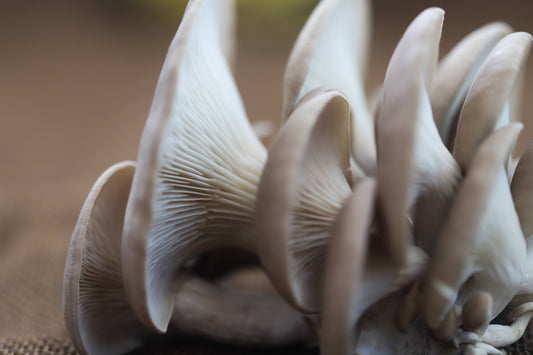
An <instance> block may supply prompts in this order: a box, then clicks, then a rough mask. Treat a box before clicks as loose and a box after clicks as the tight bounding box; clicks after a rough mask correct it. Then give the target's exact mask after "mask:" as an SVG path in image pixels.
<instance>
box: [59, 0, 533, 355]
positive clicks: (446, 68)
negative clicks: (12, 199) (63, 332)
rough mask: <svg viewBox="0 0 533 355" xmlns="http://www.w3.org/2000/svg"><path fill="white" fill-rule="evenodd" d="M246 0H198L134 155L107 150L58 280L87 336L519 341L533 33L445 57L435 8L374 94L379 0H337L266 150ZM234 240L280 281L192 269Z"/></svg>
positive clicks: (110, 341) (434, 347) (68, 316)
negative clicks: (239, 59) (252, 79)
mask: <svg viewBox="0 0 533 355" xmlns="http://www.w3.org/2000/svg"><path fill="white" fill-rule="evenodd" d="M233 11H234V4H233V2H232V1H231V0H190V1H189V4H188V6H187V9H186V10H185V14H184V16H183V19H182V22H181V24H180V26H179V28H178V31H177V34H176V36H175V37H174V40H173V41H172V43H171V45H170V49H169V51H168V54H167V58H166V60H165V63H164V65H163V69H162V72H161V76H160V78H159V82H158V85H157V88H156V92H155V97H154V101H153V104H152V108H151V110H150V113H149V116H148V120H147V123H146V126H145V129H144V132H143V135H142V138H141V142H140V147H139V153H138V158H137V162H136V163H134V162H121V163H117V164H115V165H113V166H112V167H110V168H109V169H108V170H106V171H105V172H104V173H103V174H102V175H101V176H100V178H99V179H98V180H97V181H96V183H95V185H94V186H93V188H92V189H91V191H90V193H89V195H88V197H87V199H86V201H85V204H84V206H83V208H82V211H81V213H80V216H79V219H78V222H77V225H76V228H75V230H74V233H73V236H72V240H71V244H70V249H69V254H68V257H67V265H66V268H65V276H64V290H63V304H64V314H65V320H66V324H67V328H68V332H69V336H70V338H71V340H72V342H73V343H74V345H75V347H76V349H77V350H78V351H79V352H80V353H82V354H117V353H124V352H127V351H129V350H131V349H133V348H135V347H137V346H139V345H140V344H142V343H143V342H144V341H146V340H148V339H151V338H154V337H160V336H178V335H177V334H182V333H186V334H193V335H200V336H205V337H209V338H212V339H214V340H217V341H221V342H228V343H233V344H240V345H246V346H273V345H284V344H290V343H300V344H307V345H308V346H315V345H316V344H318V345H319V346H320V350H321V353H323V354H328V355H329V354H352V353H353V352H354V350H355V349H357V352H358V353H359V354H400V353H424V354H430V353H466V354H500V353H501V350H499V349H501V348H502V347H505V346H507V345H509V344H512V343H513V342H515V341H517V340H518V339H519V338H520V337H521V336H522V334H523V333H524V331H525V329H526V326H527V325H528V323H529V320H530V319H531V317H533V246H532V245H533V240H532V239H531V236H532V235H533V144H532V145H530V146H529V147H528V148H527V150H526V151H525V152H522V151H519V150H518V149H517V148H514V146H515V142H516V141H517V139H518V137H519V134H520V132H521V130H522V128H523V123H521V122H519V119H518V117H517V116H518V114H517V111H518V110H517V104H518V101H519V95H520V83H521V80H520V79H521V76H522V71H523V68H524V64H525V61H526V58H527V55H528V52H529V49H530V46H531V43H532V37H531V35H529V34H527V33H521V32H516V33H512V30H511V28H510V27H509V26H508V25H506V24H503V23H492V24H488V25H486V26H484V27H481V28H479V29H477V30H476V31H474V32H472V33H471V34H469V35H468V36H466V37H465V38H464V39H463V40H462V41H461V42H459V43H458V44H457V45H456V46H455V47H454V48H453V49H452V50H451V51H450V53H449V54H448V55H447V56H445V57H444V58H443V59H441V60H440V61H439V60H438V48H439V41H440V36H441V29H442V24H443V18H444V12H443V11H442V10H441V9H438V8H430V9H427V10H425V11H423V12H422V13H421V14H420V15H418V16H417V17H416V18H415V19H414V20H413V22H412V23H411V24H410V25H409V26H408V28H407V29H406V31H405V33H404V34H403V36H402V38H401V39H400V42H399V43H398V45H397V47H396V49H395V51H394V53H393V55H392V58H391V60H390V62H389V66H388V68H387V72H386V75H385V80H384V83H383V87H382V88H381V89H380V90H379V93H378V94H376V98H374V99H372V100H368V99H367V95H366V93H365V89H364V77H365V72H366V70H367V66H368V62H369V61H368V58H367V53H368V50H367V47H368V43H369V38H368V37H369V35H368V33H369V30H368V28H369V26H370V20H369V4H368V3H367V0H321V1H320V2H319V4H318V5H317V7H316V8H315V10H314V11H313V13H312V15H311V16H310V18H309V19H308V21H307V23H306V24H305V26H304V28H303V30H302V32H301V33H300V36H299V37H298V39H297V42H296V44H295V46H294V49H293V51H292V53H291V56H290V58H289V61H288V64H287V68H286V73H285V79H284V87H283V95H284V97H283V98H284V103H283V106H284V107H283V123H282V126H281V128H280V130H279V132H277V134H276V135H275V137H274V140H273V143H272V144H271V145H270V147H268V149H267V148H265V146H264V145H263V144H262V143H261V141H260V139H259V138H258V136H257V135H256V133H255V132H254V128H253V126H252V125H251V124H250V122H249V121H248V118H247V116H246V112H245V110H244V106H243V104H242V101H241V99H240V96H239V93H238V89H237V87H236V85H235V82H234V79H233V76H232V72H231V67H232V60H233V56H234V53H233V48H234V43H233V38H234V37H233V31H234V13H233ZM521 139H522V138H521ZM228 247H230V248H240V249H243V250H246V251H247V252H250V253H253V254H254V255H256V256H257V258H258V260H259V261H260V265H261V266H262V269H263V270H264V274H266V276H267V277H261V274H255V273H254V274H253V275H256V276H255V281H254V282H250V277H249V276H248V277H244V278H241V279H240V281H239V280H237V279H238V278H239V277H235V276H227V277H225V278H224V277H223V278H222V279H220V278H218V279H212V278H211V279H209V278H205V277H202V276H201V275H198V274H197V273H195V265H196V264H197V263H198V262H199V260H202V258H203V257H205V255H206V253H207V252H211V251H214V250H224V249H225V248H228ZM236 280H237V281H236ZM243 280H244V281H243ZM162 333H167V334H168V335H162Z"/></svg>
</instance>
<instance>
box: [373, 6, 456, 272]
mask: <svg viewBox="0 0 533 355" xmlns="http://www.w3.org/2000/svg"><path fill="white" fill-rule="evenodd" d="M443 17H444V12H443V11H442V10H441V9H438V8H431V9H427V10H425V11H423V12H422V13H421V14H420V15H418V16H417V17H416V18H415V20H414V21H413V22H412V23H411V24H410V25H409V27H408V28H407V30H406V31H405V33H404V35H403V36H402V38H401V40H400V42H399V43H398V45H397V47H396V49H395V50H394V53H393V55H392V58H391V60H390V62H389V66H388V68H387V72H386V75H385V83H384V86H383V99H382V102H381V110H380V118H379V120H378V125H377V135H378V173H377V178H378V199H379V203H378V208H379V218H380V222H381V227H382V229H383V231H382V232H383V234H384V237H385V238H386V240H387V242H386V243H385V244H386V246H387V248H388V249H389V252H390V254H391V256H392V257H393V259H394V260H396V262H397V263H398V264H399V265H405V262H406V260H405V257H406V255H407V253H406V248H407V246H408V245H410V244H412V236H411V230H410V226H409V222H408V218H407V217H406V216H409V215H410V214H411V213H412V212H413V211H412V209H413V208H414V207H415V204H416V202H417V200H418V199H420V198H421V197H423V198H426V199H427V200H428V201H429V202H431V203H426V206H427V207H426V208H425V209H424V210H422V212H423V214H424V217H423V218H422V217H420V216H416V215H415V224H416V222H417V221H416V220H418V221H420V220H422V221H424V222H426V219H427V220H431V221H433V222H434V223H431V224H429V223H427V224H426V225H427V226H428V227H427V229H429V230H430V231H431V232H429V231H426V230H425V231H424V233H419V234H417V235H416V239H417V244H418V245H420V246H421V247H422V248H423V249H424V250H430V249H431V246H432V243H433V238H434V237H433V231H434V230H435V229H438V227H439V221H440V219H441V218H442V215H443V214H445V213H446V210H447V207H448V203H449V199H450V198H451V197H452V196H453V193H454V191H455V186H456V184H457V180H458V178H459V169H458V167H457V164H456V163H455V161H454V160H453V157H452V156H451V154H450V153H449V152H448V150H447V149H446V147H445V146H444V144H443V143H442V141H441V139H440V136H439V133H438V131H437V128H436V126H435V123H434V121H433V116H432V112H431V104H430V101H429V96H428V89H427V88H428V87H429V85H430V82H431V78H432V75H433V71H434V69H435V65H436V60H437V55H438V45H439V40H440V34H441V28H442V21H443ZM417 212H418V211H417Z"/></svg>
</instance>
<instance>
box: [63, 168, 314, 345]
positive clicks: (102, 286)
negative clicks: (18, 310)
mask: <svg viewBox="0 0 533 355" xmlns="http://www.w3.org/2000/svg"><path fill="white" fill-rule="evenodd" d="M134 168H135V165H134V163H133V162H122V163H118V164H115V165H113V166H112V167H110V168H109V169H107V170H106V171H105V172H104V173H103V174H102V175H101V176H100V177H99V178H98V180H97V181H96V183H95V184H94V186H93V187H92V189H91V191H90V193H89V195H88V197H87V199H86V201H85V204H84V206H83V209H82V211H81V213H80V217H79V219H78V222H77V224H76V229H75V231H74V233H73V235H72V241H71V245H70V248H69V253H68V257H67V264H66V267H65V277H64V286H63V307H64V316H65V322H66V325H67V330H68V333H69V336H70V339H71V340H72V342H73V344H74V346H75V347H76V349H77V350H78V352H80V353H82V354H118V353H125V352H127V351H129V350H132V349H134V348H136V347H137V346H140V345H141V344H142V343H143V342H145V341H147V340H148V339H150V338H152V337H153V336H154V334H152V333H150V332H149V331H148V330H147V329H146V328H145V327H144V326H143V325H142V324H141V323H140V321H139V320H138V319H137V317H136V315H135V313H134V312H133V309H132V308H131V306H130V304H129V302H128V300H127V298H126V294H125V292H124V287H123V282H122V268H121V255H120V254H121V253H120V248H121V237H122V229H123V221H124V212H125V209H126V202H127V200H128V195H129V190H130V187H131V182H132V178H133V173H134ZM173 301H174V303H175V308H174V312H173V315H172V319H171V325H172V326H173V328H177V329H178V330H179V331H180V332H185V333H187V334H193V335H202V336H206V337H209V338H211V339H214V340H217V341H222V342H229V343H233V344H243V345H247V346H269V345H285V344H290V343H302V342H305V343H312V342H314V341H315V340H314V339H315V332H314V329H313V328H312V326H311V324H310V323H309V322H308V321H307V319H306V318H305V317H303V316H302V315H301V314H299V313H298V312H296V311H295V310H293V309H292V308H290V306H289V305H288V304H287V303H286V302H284V301H283V300H282V299H281V298H280V297H279V296H278V295H276V294H274V293H272V292H261V291H258V290H249V285H247V284H246V285H241V287H239V288H236V287H232V286H230V285H220V284H213V283H210V282H207V281H204V280H201V279H198V278H189V279H187V280H186V281H185V282H184V284H183V286H182V287H181V289H180V291H179V292H178V294H177V295H175V297H174V299H173Z"/></svg>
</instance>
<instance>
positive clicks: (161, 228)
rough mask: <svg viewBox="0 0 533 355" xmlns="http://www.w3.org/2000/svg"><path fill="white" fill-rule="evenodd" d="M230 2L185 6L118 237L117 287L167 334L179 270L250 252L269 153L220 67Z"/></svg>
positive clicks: (201, 0) (224, 66)
mask: <svg viewBox="0 0 533 355" xmlns="http://www.w3.org/2000/svg"><path fill="white" fill-rule="evenodd" d="M232 6H233V3H232V1H229V0H192V1H191V2H190V3H189V5H188V6H187V9H186V11H185V15H184V17H183V20H182V23H181V25H180V27H179V29H178V32H177V34H176V36H175V38H174V40H173V41H172V44H171V46H170V49H169V52H168V55H167V59H166V61H165V64H164V66H163V69H162V72H161V76H160V79H159V83H158V85H157V89H156V92H155V96H154V101H153V104H152V108H151V110H150V114H149V117H148V120H147V122H146V126H145V129H144V132H143V136H142V138H141V142H140V147H139V155H138V167H137V170H136V173H135V177H134V179H133V185H132V190H131V195H130V199H129V202H128V206H127V210H126V217H125V228H124V235H123V239H124V240H123V251H122V257H123V270H124V273H123V274H124V285H125V289H126V293H127V295H128V298H129V299H130V301H131V303H132V306H133V308H134V310H135V312H136V313H137V315H138V316H139V318H140V319H141V321H142V322H143V323H144V324H145V325H146V326H147V327H148V328H149V329H152V330H155V331H159V332H164V331H165V330H166V328H167V325H168V321H169V319H170V315H171V314H172V307H173V306H172V305H173V301H172V300H173V295H174V293H175V292H176V290H177V289H178V288H179V285H180V275H182V272H181V270H182V269H183V267H184V265H185V263H186V262H187V261H189V260H190V259H191V258H192V257H194V256H196V255H198V254H199V253H201V252H203V251H205V250H208V249H211V248H216V247H219V246H228V245H229V246H239V247H243V248H247V249H250V250H254V249H255V237H254V223H255V193H256V188H257V183H258V180H259V175H260V173H261V170H262V167H263V163H264V160H265V157H266V151H265V149H264V147H263V146H262V144H261V143H260V141H259V140H258V138H257V137H256V136H255V134H254V132H253V130H252V127H251V125H250V123H249V122H248V119H247V117H246V113H245V110H244V107H243V105H242V101H241V99H240V96H239V93H238V90H237V87H236V85H235V82H234V80H233V77H232V74H231V71H230V68H229V66H228V63H227V59H226V54H227V52H228V50H227V49H226V48H227V45H226V44H227V43H228V40H227V39H226V38H225V37H224V36H225V35H226V34H227V33H228V31H227V28H228V25H227V23H226V20H227V18H226V17H225V16H224V15H225V14H227V13H228V11H230V9H232Z"/></svg>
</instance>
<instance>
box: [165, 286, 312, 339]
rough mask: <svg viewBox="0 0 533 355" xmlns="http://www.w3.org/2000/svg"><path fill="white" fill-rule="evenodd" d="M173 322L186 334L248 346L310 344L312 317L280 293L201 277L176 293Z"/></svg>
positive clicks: (173, 324)
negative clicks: (239, 286) (242, 287)
mask: <svg viewBox="0 0 533 355" xmlns="http://www.w3.org/2000/svg"><path fill="white" fill-rule="evenodd" d="M170 324H171V325H172V326H173V327H176V328H177V329H179V330H180V331H183V332H186V333H187V334H193V335H201V336H206V337H208V338H211V339H214V340H218V341H222V342H227V343H232V344H237V345H247V346H252V345H255V346H265V345H286V344H291V343H306V344H311V343H314V342H316V334H315V331H314V329H313V327H312V324H311V321H309V320H307V319H306V317H304V316H303V315H301V314H299V313H298V312H296V311H295V310H294V309H293V308H291V307H290V306H289V305H288V304H287V303H286V302H284V301H283V300H282V299H281V298H280V297H279V296H278V295H277V294H273V293H269V292H267V293H265V292H259V291H252V290H244V289H239V290H236V289H232V288H228V287H222V286H218V285H214V284H211V283H209V282H207V281H203V280H200V279H190V280H188V281H186V282H185V284H184V285H183V287H182V289H181V290H180V292H178V293H177V294H176V296H175V303H174V311H173V316H172V318H171V321H170Z"/></svg>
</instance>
